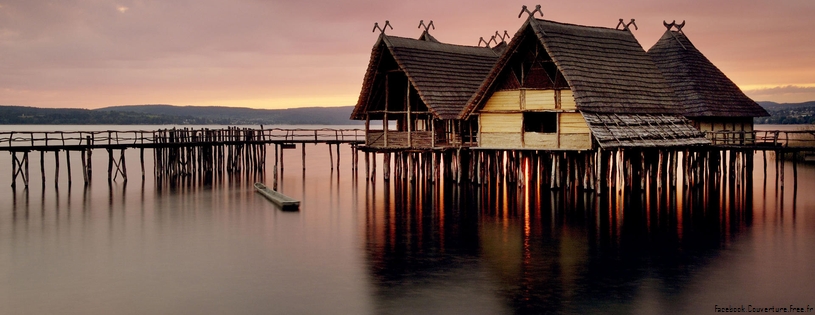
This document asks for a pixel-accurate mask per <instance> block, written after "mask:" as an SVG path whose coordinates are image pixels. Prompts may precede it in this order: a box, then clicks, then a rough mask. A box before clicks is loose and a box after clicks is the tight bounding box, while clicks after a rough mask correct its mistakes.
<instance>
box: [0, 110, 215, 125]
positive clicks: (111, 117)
mask: <svg viewBox="0 0 815 315" xmlns="http://www.w3.org/2000/svg"><path fill="white" fill-rule="evenodd" d="M209 123H210V122H209V121H208V120H206V119H200V118H196V117H191V116H188V117H179V116H170V115H159V114H144V113H136V112H128V111H100V110H88V109H79V108H38V107H25V106H0V124H5V125H88V124H98V125H165V124H209Z"/></svg>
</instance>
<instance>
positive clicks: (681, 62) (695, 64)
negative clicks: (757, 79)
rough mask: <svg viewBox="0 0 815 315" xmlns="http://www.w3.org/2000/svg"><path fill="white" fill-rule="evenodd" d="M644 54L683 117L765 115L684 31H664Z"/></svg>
mask: <svg viewBox="0 0 815 315" xmlns="http://www.w3.org/2000/svg"><path fill="white" fill-rule="evenodd" d="M648 55H650V56H651V58H652V59H653V60H654V62H655V63H656V65H657V67H659V69H660V70H661V71H662V74H663V76H665V78H666V79H667V80H668V83H669V84H670V85H671V87H672V88H673V90H674V92H675V93H676V98H677V102H679V103H680V104H682V105H683V106H684V108H685V116H686V117H758V116H769V114H768V113H767V111H766V110H764V108H762V107H761V106H759V105H758V104H757V103H756V102H754V101H753V100H751V99H750V98H749V97H747V95H744V93H743V92H742V91H741V90H740V89H739V87H738V86H736V84H735V83H733V81H731V80H730V79H728V78H727V76H725V75H724V73H722V71H721V70H719V68H717V67H716V66H715V65H713V63H712V62H710V60H708V59H707V58H706V57H705V56H704V55H703V54H702V53H701V52H700V51H699V50H698V49H696V47H695V46H693V43H691V42H690V40H688V38H687V36H685V34H684V32H681V31H672V30H667V31H666V32H665V34H664V35H662V38H660V39H659V41H657V43H656V44H654V46H653V47H651V49H649V50H648Z"/></svg>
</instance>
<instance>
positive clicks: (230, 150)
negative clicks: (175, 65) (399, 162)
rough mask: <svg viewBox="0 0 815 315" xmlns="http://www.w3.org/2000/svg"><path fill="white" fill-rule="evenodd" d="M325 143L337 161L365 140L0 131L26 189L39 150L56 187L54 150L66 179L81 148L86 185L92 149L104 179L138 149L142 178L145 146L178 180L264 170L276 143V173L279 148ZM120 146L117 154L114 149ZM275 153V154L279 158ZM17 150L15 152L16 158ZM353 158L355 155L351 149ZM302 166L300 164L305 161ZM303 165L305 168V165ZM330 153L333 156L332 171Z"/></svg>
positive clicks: (280, 133) (159, 172) (354, 132)
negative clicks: (103, 165)
mask: <svg viewBox="0 0 815 315" xmlns="http://www.w3.org/2000/svg"><path fill="white" fill-rule="evenodd" d="M307 143H325V144H328V145H329V152H331V149H332V147H331V146H332V145H334V146H336V152H337V164H339V146H340V144H348V145H350V146H352V147H353V148H354V150H352V152H356V151H357V150H356V147H357V145H359V144H364V143H365V133H364V131H363V130H360V129H281V128H273V129H264V128H263V126H261V127H260V128H238V127H232V128H223V129H209V128H199V129H195V128H173V129H159V130H134V131H120V130H107V131H21V132H17V131H11V132H0V151H9V152H10V153H11V155H12V184H11V186H12V187H16V183H17V178H18V177H20V178H21V179H22V181H23V183H24V184H25V186H26V187H28V183H29V178H30V177H29V158H28V156H29V152H32V151H39V152H40V169H41V173H42V183H43V186H44V185H45V164H44V160H45V159H44V156H45V153H46V152H54V157H55V159H54V161H55V168H56V171H55V172H54V174H55V178H54V182H55V185H56V184H57V182H58V180H59V178H58V175H59V152H60V151H65V152H66V153H65V157H66V162H67V167H68V182H69V183H70V182H71V155H70V154H69V153H70V151H79V152H81V160H82V171H83V172H82V174H83V178H84V181H85V183H86V184H87V183H89V182H90V179H91V174H92V171H93V170H92V163H91V159H92V156H93V151H94V150H97V149H103V150H106V151H107V152H108V181H111V180H116V179H117V178H118V177H119V176H121V177H122V178H123V179H124V180H125V181H126V180H127V168H126V163H125V154H124V151H125V150H126V149H139V150H140V162H141V173H142V178H144V176H145V175H144V174H145V170H144V150H145V149H153V155H154V161H155V163H154V166H155V170H154V172H155V174H156V177H157V178H178V177H189V176H194V175H199V176H200V175H203V176H209V177H210V178H211V176H213V175H219V174H222V173H223V172H227V173H235V172H260V171H263V170H264V169H265V161H266V146H267V145H274V146H275V175H276V174H277V165H278V162H279V163H281V166H282V150H279V149H288V148H294V147H296V145H297V144H300V145H301V147H302V150H303V160H304V161H305V144H307ZM115 150H119V156H118V157H116V156H115V154H114V152H115ZM278 152H280V156H278ZM18 154H19V156H18ZM354 158H355V159H356V153H354ZM304 165H305V164H304ZM304 167H305V166H304ZM333 167H334V164H333V154H332V169H333Z"/></svg>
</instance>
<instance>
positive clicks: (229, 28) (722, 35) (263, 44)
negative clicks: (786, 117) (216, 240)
mask: <svg viewBox="0 0 815 315" xmlns="http://www.w3.org/2000/svg"><path fill="white" fill-rule="evenodd" d="M0 2H2V7H0V52H2V53H0V87H2V88H4V89H11V90H14V91H27V92H26V93H16V94H12V93H5V92H3V91H2V90H0V102H6V103H7V102H8V100H9V99H12V98H14V100H16V103H18V104H26V105H34V106H83V107H98V106H105V105H110V104H109V103H110V102H116V103H139V102H142V99H140V98H139V96H140V95H150V96H151V97H150V100H151V101H152V102H162V101H161V100H160V98H161V95H164V96H165V98H166V99H167V101H164V102H170V101H177V102H182V103H193V102H199V101H201V99H202V98H203V97H209V96H210V95H211V94H210V93H201V91H218V93H217V97H218V98H219V99H241V98H253V99H273V98H275V97H285V98H292V97H295V95H293V93H295V92H296V93H304V94H305V95H304V96H305V97H307V96H308V94H309V93H314V92H313V91H320V92H321V93H322V92H324V91H337V92H335V93H336V94H337V95H340V94H341V95H352V96H351V97H346V100H345V101H343V105H345V104H350V103H353V102H355V101H356V99H355V97H354V96H353V94H355V93H358V92H359V84H360V82H361V81H362V76H363V75H364V71H365V68H366V64H367V62H368V59H369V54H370V49H371V46H372V45H373V43H374V42H375V40H376V38H377V35H376V34H374V33H372V32H371V28H372V26H373V23H374V22H380V23H382V22H384V21H385V20H390V22H391V24H392V25H393V26H394V30H392V31H391V30H389V31H388V34H392V35H398V36H406V37H417V36H419V34H421V30H419V29H418V28H417V26H418V22H419V20H425V22H427V21H429V20H433V21H434V25H435V26H436V29H435V30H433V31H432V32H433V35H434V36H435V37H436V38H438V39H439V40H442V41H445V42H449V43H456V44H465V45H476V43H477V42H478V38H479V37H481V36H485V37H488V36H489V35H491V34H494V33H495V31H496V30H497V31H500V32H503V30H508V31H509V32H510V34H512V33H514V31H515V30H517V28H518V27H519V26H520V25H521V24H522V23H523V20H522V19H518V18H517V14H518V12H519V11H520V6H521V4H520V3H511V2H495V1H493V0H468V1H465V0H451V1H437V0H417V1H395V0H379V1H372V0H345V1H326V0H315V1H299V0H275V1H268V0H174V1H163V0H60V1H30V0H0ZM734 8H737V10H735V9H734ZM542 9H543V11H544V14H545V18H547V19H552V20H555V21H562V22H568V23H575V24H584V25H596V26H606V27H614V26H615V25H616V23H617V21H618V19H619V18H625V19H629V18H636V19H637V25H638V26H639V28H640V30H638V31H635V36H636V37H637V38H638V39H639V40H640V42H641V43H643V46H644V47H645V48H646V49H647V48H648V47H650V45H651V44H653V43H654V42H656V39H657V38H659V36H660V35H661V34H662V32H664V28H662V20H664V19H668V20H673V19H678V20H679V19H686V20H687V21H688V25H687V26H686V27H685V29H684V30H685V31H686V33H687V34H688V35H689V36H691V38H692V40H693V41H694V44H695V45H696V46H697V47H698V48H699V49H701V50H702V51H703V52H704V53H705V55H707V56H708V58H709V59H711V60H712V61H713V62H714V63H716V64H717V66H719V67H720V69H722V70H723V71H724V72H725V73H726V74H727V75H728V76H730V77H731V78H732V79H733V80H734V81H736V82H738V83H740V84H741V83H749V84H760V85H768V84H769V85H773V84H774V85H780V83H779V82H815V77H813V73H815V61H813V60H811V58H809V56H811V55H813V53H815V45H813V44H812V43H811V41H810V40H809V37H811V35H810V34H809V33H810V32H809V31H808V30H810V29H812V28H815V22H813V21H815V20H813V19H810V18H809V16H811V13H812V12H813V11H815V10H814V9H815V1H809V0H806V1H800V0H788V1H784V2H780V3H769V2H763V1H756V0H753V1H735V0H725V1H714V2H711V1H701V0H690V1H688V3H683V4H681V5H677V4H676V3H673V2H648V3H647V4H645V3H643V2H642V1H636V0H620V1H618V2H614V3H611V2H607V1H589V0H583V1H579V0H576V1H573V2H559V3H551V4H545V5H544V6H543V8H542ZM731 11H732V12H731ZM794 71H797V72H794ZM247 86H251V87H252V89H251V90H247V88H246V87H247ZM230 91H232V93H233V95H229V93H230ZM303 91H305V92H303ZM309 91H312V92H309ZM46 96H47V99H46ZM212 97H215V96H212ZM184 100H186V101H184ZM338 105H340V104H338Z"/></svg>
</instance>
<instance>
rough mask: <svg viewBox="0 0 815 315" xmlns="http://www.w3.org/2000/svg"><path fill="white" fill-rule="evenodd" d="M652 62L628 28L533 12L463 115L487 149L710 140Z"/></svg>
mask: <svg viewBox="0 0 815 315" xmlns="http://www.w3.org/2000/svg"><path fill="white" fill-rule="evenodd" d="M683 113H684V109H683V108H682V107H681V106H680V105H679V104H678V103H676V101H675V99H674V97H673V92H672V90H671V89H670V87H669V86H668V83H667V82H666V80H665V78H664V77H663V76H662V74H661V73H660V71H659V70H658V69H657V67H656V65H655V64H654V62H653V61H652V60H651V58H650V57H649V56H648V54H646V52H645V50H644V49H643V48H642V46H640V45H639V43H638V42H637V40H636V39H635V38H634V36H633V34H631V32H630V31H629V30H628V29H627V27H626V28H624V29H613V28H603V27H590V26H582V25H574V24H566V23H559V22H553V21H548V20H542V19H536V18H533V17H532V16H531V15H530V17H529V18H528V19H527V21H526V22H525V23H524V24H523V26H521V28H520V30H518V32H517V33H516V34H515V36H514V37H513V38H512V40H511V41H510V42H509V44H508V46H507V47H506V49H505V51H504V52H503V54H502V55H501V57H500V58H499V59H498V61H497V63H496V65H495V67H494V68H493V70H492V71H491V72H490V73H489V75H488V76H487V78H486V80H485V81H484V82H483V84H482V85H481V86H480V87H479V88H478V90H477V91H476V92H475V93H474V94H473V96H472V98H471V99H470V100H469V102H468V103H467V107H466V108H465V109H464V110H463V111H462V113H461V115H460V119H461V120H467V121H472V120H477V121H479V123H478V126H479V132H478V141H479V143H478V147H479V148H484V149H509V150H517V149H536V150H538V149H540V150H590V149H594V148H596V146H597V145H599V146H600V147H602V148H609V149H615V148H629V147H679V146H689V145H704V144H707V143H709V142H708V141H707V140H706V139H705V138H704V136H703V134H702V133H700V132H699V131H698V130H697V129H696V128H694V127H693V126H692V125H691V124H690V122H689V121H688V120H687V119H685V118H684V117H683V116H682V114H683Z"/></svg>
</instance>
